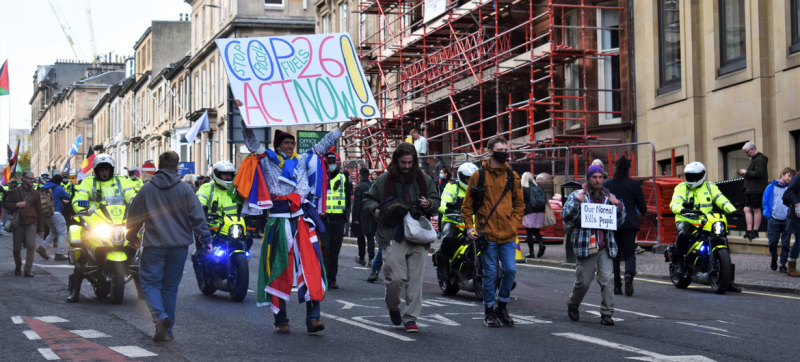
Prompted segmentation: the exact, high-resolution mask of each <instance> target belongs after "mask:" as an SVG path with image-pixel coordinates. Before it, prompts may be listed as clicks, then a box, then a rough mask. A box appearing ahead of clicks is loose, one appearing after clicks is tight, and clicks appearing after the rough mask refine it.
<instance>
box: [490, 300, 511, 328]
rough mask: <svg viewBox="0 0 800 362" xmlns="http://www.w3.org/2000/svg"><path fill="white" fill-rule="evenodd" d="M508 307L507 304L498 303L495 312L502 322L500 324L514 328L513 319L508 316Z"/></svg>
mask: <svg viewBox="0 0 800 362" xmlns="http://www.w3.org/2000/svg"><path fill="white" fill-rule="evenodd" d="M507 307H508V303H507V302H497V310H496V311H495V314H496V315H497V320H498V321H500V324H502V325H504V326H506V327H513V326H514V320H513V319H511V316H510V315H509V314H508V308H507Z"/></svg>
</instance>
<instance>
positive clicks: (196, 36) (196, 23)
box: [194, 13, 202, 48]
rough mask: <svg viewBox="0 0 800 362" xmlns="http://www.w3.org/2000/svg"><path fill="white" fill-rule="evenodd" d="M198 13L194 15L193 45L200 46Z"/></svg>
mask: <svg viewBox="0 0 800 362" xmlns="http://www.w3.org/2000/svg"><path fill="white" fill-rule="evenodd" d="M200 28H202V26H201V25H200V13H197V14H195V15H194V47H195V48H197V47H198V46H200Z"/></svg>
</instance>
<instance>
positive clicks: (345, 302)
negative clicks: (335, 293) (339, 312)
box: [336, 299, 378, 309]
mask: <svg viewBox="0 0 800 362" xmlns="http://www.w3.org/2000/svg"><path fill="white" fill-rule="evenodd" d="M336 301H337V302H339V303H342V304H344V305H343V306H342V309H353V307H363V308H375V309H378V307H371V306H368V305H361V304H355V303H350V302H348V301H344V300H340V299H337V300H336Z"/></svg>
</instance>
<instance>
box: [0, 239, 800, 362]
mask: <svg viewBox="0 0 800 362" xmlns="http://www.w3.org/2000/svg"><path fill="white" fill-rule="evenodd" d="M551 246H552V248H551ZM557 250H558V249H557V247H556V246H555V245H550V246H548V250H547V253H546V254H545V258H543V259H542V260H539V259H537V262H541V263H534V262H530V263H520V264H517V270H516V281H517V287H516V288H515V289H514V291H513V292H512V293H511V301H510V303H509V310H510V312H511V315H512V317H513V318H514V319H515V321H516V324H515V326H514V327H512V328H508V327H504V328H497V329H495V328H492V329H490V328H486V327H485V326H484V325H483V321H482V319H483V306H482V303H481V301H479V300H477V299H476V298H475V296H474V295H473V293H470V292H466V291H460V292H458V293H457V294H456V295H454V296H444V295H443V294H442V292H441V291H440V289H439V286H438V283H437V282H436V274H435V270H434V268H433V266H432V263H431V262H430V259H428V260H427V266H426V269H425V274H424V283H423V308H422V313H421V315H420V316H419V318H418V324H419V326H420V331H419V333H416V334H412V333H406V332H405V331H404V330H403V329H402V328H401V327H397V326H394V325H392V324H391V322H390V321H389V317H388V313H387V310H386V306H385V302H384V300H383V297H384V286H383V283H381V282H377V283H368V282H366V281H365V279H366V277H367V276H368V275H369V269H368V268H365V267H362V266H361V265H358V264H356V263H355V262H354V260H353V259H354V257H355V256H356V254H357V247H356V246H354V245H351V244H347V245H345V246H344V247H343V248H342V251H341V254H340V257H339V276H338V280H337V283H338V285H339V287H340V289H338V290H330V291H328V293H327V295H326V297H325V300H324V301H323V302H322V320H323V322H324V323H325V330H324V331H322V332H321V333H318V334H315V335H309V334H306V332H305V320H304V316H305V307H304V306H303V305H302V304H298V303H297V296H296V295H295V293H293V295H292V300H291V302H289V303H287V307H288V316H289V318H290V325H291V328H292V332H291V333H290V334H288V335H281V334H277V333H276V332H275V331H274V328H273V317H272V315H271V314H272V313H271V312H270V310H269V308H258V307H256V306H255V299H256V298H255V291H254V290H255V289H256V285H257V278H258V271H257V270H256V268H255V265H256V264H257V262H258V260H259V254H260V243H259V242H257V243H256V244H255V245H254V247H253V249H251V255H252V258H251V261H250V270H249V275H250V291H251V293H248V295H247V297H246V298H245V300H244V302H241V303H237V302H233V301H231V300H230V297H229V296H228V295H227V293H223V292H217V293H215V294H214V295H210V296H206V295H203V294H201V293H200V291H199V290H198V288H197V284H196V283H195V278H194V272H193V270H192V266H191V262H190V261H189V260H187V261H186V263H185V265H184V278H183V282H182V283H181V285H180V288H179V290H178V310H177V314H176V315H177V318H176V321H175V327H174V328H175V329H174V334H175V340H174V341H171V342H162V343H154V342H153V341H152V336H153V332H154V325H153V323H152V320H151V318H150V315H149V312H148V309H147V306H146V305H145V303H144V302H143V301H141V300H138V299H137V298H136V294H135V289H134V286H133V283H129V284H128V285H127V286H126V291H125V298H124V300H123V303H122V304H121V305H112V304H111V303H110V302H109V300H108V299H107V298H97V297H95V296H94V293H93V292H92V288H91V286H90V285H89V284H88V283H87V282H84V285H83V289H82V298H81V303H78V304H68V303H66V302H65V298H66V296H67V276H68V275H69V274H70V273H71V271H72V268H71V266H69V265H68V264H67V263H66V262H55V261H53V260H52V259H50V260H48V261H45V260H42V259H41V258H40V257H39V256H38V255H37V256H36V257H35V263H34V267H33V272H34V274H35V275H36V276H35V277H34V278H23V277H15V276H14V275H13V260H12V258H11V238H10V237H9V236H8V235H6V236H0V288H2V290H1V291H0V345H1V346H3V348H2V353H0V360H2V361H47V360H93V361H108V360H115V361H133V360H135V361H219V360H237V361H286V360H291V361H311V360H315V361H319V360H325V361H348V362H349V361H406V360H419V359H432V360H445V361H448V360H468V361H481V360H522V359H525V360H530V359H533V360H552V361H586V360H587V356H591V357H590V358H592V359H594V360H602V361H611V360H613V361H622V360H630V359H635V360H645V361H725V362H728V361H732V362H736V361H765V360H797V359H798V351H797V348H795V347H793V346H794V345H796V343H793V342H791V341H792V340H795V341H797V337H796V336H794V334H792V332H793V331H796V330H797V320H798V319H800V310H798V309H797V303H798V301H800V296H797V295H793V294H786V293H770V292H762V291H751V290H745V291H744V292H743V293H741V294H733V293H727V294H724V295H717V294H714V293H713V292H711V290H710V288H709V287H707V286H694V285H692V286H690V287H689V288H688V289H677V288H675V287H673V286H672V285H671V283H670V282H669V281H665V280H662V279H661V278H649V277H644V276H640V277H639V278H637V279H636V281H635V282H634V285H635V293H634V295H633V296H631V297H626V296H615V298H614V308H615V313H614V316H613V317H614V319H615V322H616V325H615V326H613V327H609V326H603V325H601V324H600V322H599V321H600V318H599V314H600V313H599V309H600V302H601V301H600V289H599V287H598V285H597V283H591V285H590V289H589V292H588V294H587V295H586V298H585V299H584V301H583V304H582V305H581V307H580V321H578V322H573V321H570V320H569V319H568V318H567V313H566V300H567V296H568V295H569V293H570V290H571V288H572V285H573V283H574V281H575V273H574V271H572V270H569V269H568V268H564V267H561V266H560V265H557V264H554V263H557V262H558V261H557V260H556V259H557V258H556V255H559V253H558V252H557ZM53 252H54V249H53V248H49V249H48V253H49V254H50V255H52V254H53ZM550 256H552V257H553V261H552V262H550V263H545V261H546V260H548V257H550ZM644 258H645V257H642V259H644ZM401 307H402V304H401ZM403 308H404V307H403ZM782 333H786V334H785V335H784V337H782V338H776V336H778V335H781V334H782Z"/></svg>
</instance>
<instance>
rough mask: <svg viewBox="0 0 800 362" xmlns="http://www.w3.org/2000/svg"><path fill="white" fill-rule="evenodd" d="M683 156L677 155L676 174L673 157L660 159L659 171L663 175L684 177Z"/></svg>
mask: <svg viewBox="0 0 800 362" xmlns="http://www.w3.org/2000/svg"><path fill="white" fill-rule="evenodd" d="M683 166H684V164H683V156H675V175H673V174H672V159H671V158H667V159H664V160H658V171H659V173H658V174H659V175H661V176H671V177H678V178H680V177H683Z"/></svg>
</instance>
